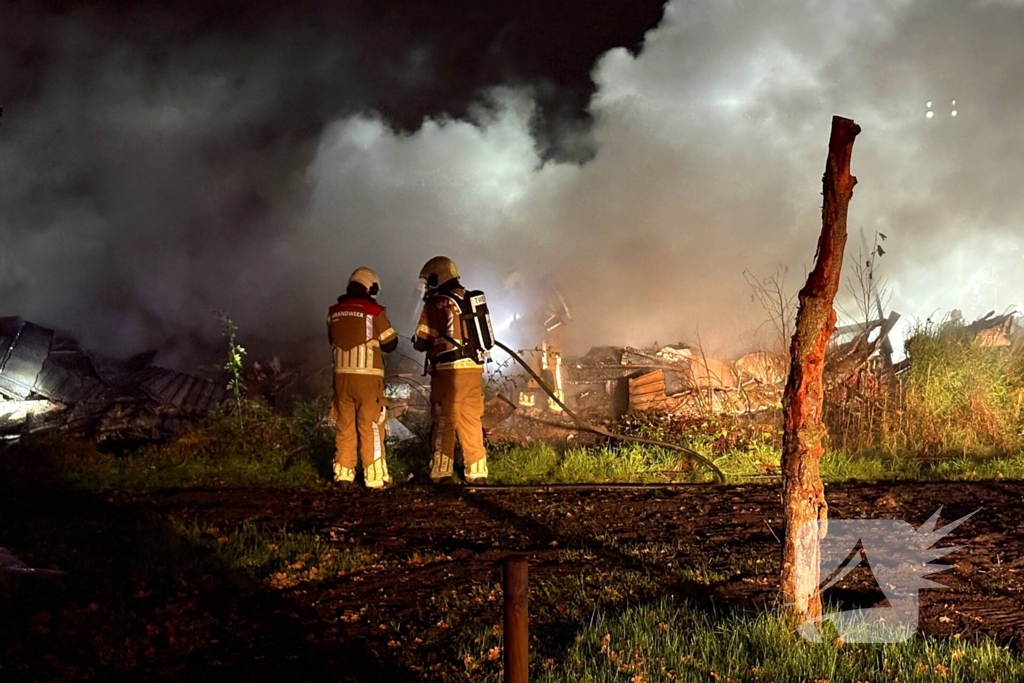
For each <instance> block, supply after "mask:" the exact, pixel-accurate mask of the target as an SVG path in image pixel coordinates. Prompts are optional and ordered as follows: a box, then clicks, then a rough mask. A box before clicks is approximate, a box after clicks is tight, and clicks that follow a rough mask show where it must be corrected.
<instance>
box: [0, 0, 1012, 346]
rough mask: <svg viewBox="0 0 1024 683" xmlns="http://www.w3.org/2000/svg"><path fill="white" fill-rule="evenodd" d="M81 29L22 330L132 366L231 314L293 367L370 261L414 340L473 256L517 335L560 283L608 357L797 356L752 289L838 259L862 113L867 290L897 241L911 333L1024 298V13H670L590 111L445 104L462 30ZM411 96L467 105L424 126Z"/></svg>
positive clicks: (481, 93)
mask: <svg viewBox="0 0 1024 683" xmlns="http://www.w3.org/2000/svg"><path fill="white" fill-rule="evenodd" d="M50 21H52V22H53V25H52V26H51V27H50V29H49V30H48V32H47V33H46V34H45V35H47V36H49V37H50V38H51V39H52V37H53V36H54V35H59V36H60V37H61V38H60V41H59V43H57V44H58V45H59V49H57V51H56V54H55V55H51V57H50V59H49V60H48V61H47V67H46V69H45V70H44V74H45V77H44V78H42V79H41V80H39V81H38V83H40V85H38V91H36V92H27V91H25V92H20V91H19V92H18V93H16V94H17V95H18V98H19V101H22V102H24V103H25V104H24V106H21V107H17V108H11V107H8V111H7V117H5V119H4V123H3V127H2V128H0V302H2V303H3V309H4V310H3V311H2V313H4V314H15V313H17V314H21V315H24V316H26V317H29V318H32V319H35V320H37V321H39V322H43V323H48V324H51V325H57V326H61V327H64V328H67V329H70V330H73V331H75V332H77V333H79V334H80V335H83V336H84V337H85V339H86V341H87V342H89V343H91V344H93V345H98V346H101V347H104V348H108V349H111V350H115V351H117V352H121V353H129V352H133V351H138V350H142V349H144V348H149V347H157V348H161V349H162V350H164V351H166V352H168V355H166V357H165V359H164V360H165V362H166V360H167V359H168V358H169V359H170V360H172V361H174V360H177V361H178V362H180V363H182V364H186V363H187V361H188V357H189V354H191V353H194V352H195V350H196V349H199V348H204V345H205V344H208V343H209V342H210V341H211V340H214V341H215V340H216V336H217V330H216V322H215V320H214V319H213V317H212V316H210V315H209V311H211V310H213V309H225V310H227V311H228V312H229V313H230V314H231V315H232V317H233V318H234V319H235V320H236V322H237V323H238V324H239V326H240V328H241V333H242V337H243V340H244V339H245V337H246V336H249V337H250V338H258V339H261V340H265V341H266V343H267V344H268V346H271V347H272V346H273V345H274V344H286V343H288V342H291V341H294V340H297V339H304V338H307V337H314V336H316V335H322V333H323V331H322V328H323V320H322V319H323V312H324V310H325V308H326V306H327V305H329V304H330V303H331V302H332V301H333V298H334V297H335V296H336V295H337V294H338V293H340V291H341V290H342V289H343V287H344V282H345V278H346V277H347V275H348V273H349V272H350V271H351V270H352V269H353V268H355V267H356V266H359V265H369V266H371V267H373V268H375V269H376V270H377V271H378V272H379V273H380V275H381V276H382V279H383V292H382V296H381V298H382V301H383V302H384V303H385V304H386V305H388V307H389V309H390V311H391V315H392V319H393V322H394V323H395V325H396V326H398V327H400V328H402V329H400V332H401V333H403V334H410V333H411V331H412V328H413V320H414V318H415V314H416V309H417V307H418V298H417V291H416V275H417V273H418V270H419V267H420V266H421V265H422V263H423V262H424V261H425V260H426V259H428V258H430V257H431V256H434V255H437V254H439V253H443V254H446V255H449V256H451V257H452V258H454V259H455V260H456V262H457V263H458V264H459V266H460V268H461V270H462V271H463V274H464V280H465V281H466V283H467V284H468V285H470V286H473V287H480V288H483V289H485V291H487V292H488V295H489V298H490V299H491V300H492V309H494V311H495V317H496V318H499V319H501V318H504V317H505V316H507V315H510V314H511V313H513V312H516V311H518V310H520V309H522V308H523V307H524V306H525V304H524V302H522V301H519V300H515V299H513V298H512V297H511V296H510V295H508V294H507V293H506V292H505V291H504V290H503V289H502V281H503V279H504V277H505V276H506V275H507V274H508V273H509V272H511V271H513V270H517V271H519V272H520V273H522V274H523V275H525V276H527V277H528V278H532V279H536V278H540V277H541V276H543V275H544V274H546V273H552V274H554V276H555V279H556V281H557V282H558V283H559V285H560V287H561V288H562V291H563V292H564V294H565V296H566V298H567V300H568V301H569V303H570V305H571V306H572V309H573V314H574V324H573V326H572V327H571V328H570V330H569V332H568V334H569V335H570V339H569V342H570V345H571V346H573V347H574V348H575V349H577V350H580V349H585V348H586V347H587V346H590V345H593V344H604V343H619V344H634V345H638V344H644V343H649V342H651V341H654V340H658V341H661V342H671V341H677V340H688V341H695V340H696V338H697V337H698V336H699V338H700V340H701V341H702V342H703V343H704V344H705V345H706V346H707V348H708V349H709V351H710V352H712V353H716V354H734V353H738V352H740V351H742V350H744V349H745V348H750V347H752V346H756V345H759V344H764V343H766V337H765V335H764V331H763V330H762V331H761V333H759V332H758V326H759V325H760V324H761V323H762V321H763V320H764V318H765V314H764V313H763V312H762V311H761V310H760V309H759V308H758V307H757V306H756V304H754V303H753V302H752V298H751V292H750V290H749V287H748V285H747V283H746V281H745V280H744V278H743V276H742V272H743V271H744V270H745V269H747V270H750V271H751V272H753V273H755V274H758V275H763V276H766V275H768V274H770V273H771V272H774V271H775V269H776V268H777V267H778V266H784V267H786V268H788V276H787V284H788V285H790V286H791V288H792V289H795V288H796V287H798V286H799V284H801V283H802V280H803V277H804V273H805V269H806V268H809V267H810V264H811V261H812V258H813V255H814V245H815V242H816V238H817V234H818V231H819V230H820V202H821V197H820V192H821V174H822V171H823V168H824V161H825V152H826V146H827V141H828V132H829V125H830V119H831V116H832V115H833V114H840V115H843V116H848V117H850V118H853V119H855V120H856V121H857V122H858V123H859V124H860V125H861V126H862V128H863V133H862V134H861V135H860V137H859V138H858V140H857V143H856V145H855V148H854V162H853V171H854V173H855V174H856V175H857V176H858V178H859V183H858V185H857V188H856V189H855V191H854V197H853V201H852V204H851V211H850V229H851V236H850V241H849V244H848V259H847V266H846V268H847V269H846V271H845V274H846V277H847V280H848V281H849V278H850V275H851V274H852V268H851V265H852V263H853V261H854V260H856V259H858V258H862V257H863V255H862V254H858V252H859V251H860V249H861V240H860V236H859V231H860V230H863V231H864V233H865V235H866V242H867V244H868V246H870V245H871V244H872V242H873V239H874V234H875V233H876V232H881V233H884V234H886V235H887V237H888V239H887V240H886V241H885V242H884V243H883V245H884V248H885V250H886V252H887V253H886V254H885V255H884V256H883V257H881V258H880V259H879V260H878V268H879V272H880V273H881V275H882V276H883V277H884V278H885V279H886V281H887V284H888V287H889V289H890V292H891V300H890V306H891V307H892V308H895V309H896V310H899V311H901V312H903V313H904V314H905V315H906V316H911V317H917V318H921V319H923V318H924V317H927V316H929V315H931V314H932V313H933V312H934V311H936V310H942V311H945V310H948V309H951V308H961V309H963V311H964V313H965V315H967V316H968V317H970V316H971V315H977V314H981V313H984V312H986V311H987V310H990V309H998V310H1001V309H1003V308H1004V307H1006V306H1007V305H1010V304H1014V303H1018V302H1019V297H1020V294H1021V293H1022V292H1024V261H1022V257H1024V252H1022V251H1021V249H1022V247H1024V239H1022V235H1024V230H1022V218H1024V202H1022V201H1021V200H1020V199H1019V194H1020V193H1019V189H1018V188H1017V185H1018V179H1019V178H1020V177H1022V175H1024V173H1022V172H1024V128H1022V127H1021V125H1020V123H1019V121H1020V112H1021V111H1024V72H1022V71H1021V70H1020V69H1019V67H1018V65H1019V64H1020V63H1021V62H1022V60H1024V43H1022V42H1021V41H1020V40H1019V36H1020V35H1024V6H1022V5H1021V4H1020V3H1016V2H1009V1H1003V2H995V1H990V2H982V1H977V2H962V1H952V0H941V1H936V0H927V1H926V0H863V1H862V2H857V3H821V2H816V1H813V0H791V1H787V2H773V3H739V2H720V1H719V2H681V1H675V2H670V3H669V4H668V5H667V6H666V8H665V11H664V16H663V17H662V19H661V21H660V23H658V24H657V26H656V27H654V28H653V29H651V30H650V31H649V32H647V34H646V36H645V37H644V40H643V44H642V48H641V49H640V50H639V51H638V52H636V53H631V52H629V51H627V49H625V48H613V49H611V50H607V51H605V52H604V54H603V55H601V56H600V58H599V59H598V60H597V61H596V62H594V63H593V67H592V70H591V77H592V79H593V86H592V88H593V89H592V92H590V90H589V89H587V88H584V90H583V92H585V93H586V96H588V97H589V102H588V103H587V104H586V112H585V116H570V115H568V114H566V111H568V110H567V109H566V110H562V109H559V105H558V101H559V98H558V97H557V96H553V95H552V94H551V92H552V88H551V86H550V84H545V83H544V82H543V79H541V78H532V77H524V76H522V75H521V74H519V75H508V74H509V73H511V72H509V71H508V70H507V69H502V68H497V67H495V68H494V70H493V71H494V73H495V74H498V75H496V76H494V77H488V78H484V79H481V80H479V81H478V82H476V83H475V84H473V85H472V87H468V88H462V89H458V88H455V87H439V86H438V85H437V84H438V83H447V82H448V81H449V79H457V78H458V73H459V69H461V68H462V67H461V66H460V67H459V68H457V69H455V71H454V72H453V71H451V70H449V69H447V68H446V67H445V66H444V60H443V59H440V57H439V55H442V54H444V53H443V52H439V51H438V50H440V49H441V48H438V47H437V46H438V45H439V44H440V43H439V42H438V34H432V33H430V32H425V33H424V34H423V35H420V36H419V37H417V36H418V34H417V32H416V31H415V30H414V29H413V28H410V29H409V30H408V31H407V32H405V33H402V34H401V35H399V36H393V35H386V34H382V33H380V32H378V33H376V34H371V36H370V37H368V38H367V37H360V36H363V35H364V32H361V31H360V30H358V27H359V26H362V25H365V23H366V20H365V18H364V17H353V18H352V22H353V26H354V27H353V28H352V29H351V35H350V36H349V38H350V42H349V43H348V44H346V43H345V41H341V42H337V43H331V45H338V46H339V47H330V48H328V47H326V46H325V43H324V42H323V41H319V42H318V41H316V40H313V39H312V37H311V36H308V35H306V34H304V33H303V31H302V30H301V29H298V28H296V29H288V30H285V29H281V33H280V35H276V36H272V37H271V38H266V37H264V38H263V39H262V40H261V41H249V42H247V41H246V40H244V39H243V38H241V37H239V36H237V35H231V36H220V37H207V38H204V39H203V40H199V41H193V42H189V43H188V44H185V45H178V46H173V49H172V48H170V47H169V48H167V49H166V50H165V51H164V52H163V53H161V54H157V55H155V56H154V55H146V54H144V53H141V52H140V51H139V49H138V48H137V47H133V46H131V45H129V44H127V43H123V44H120V46H118V45H119V43H118V42H116V41H114V42H113V43H111V41H110V40H109V36H108V35H105V33H104V29H103V26H104V24H103V23H102V22H101V21H99V20H94V21H92V20H91V21H86V20H85V19H83V18H81V17H77V18H75V19H74V21H71V20H68V19H66V18H65V19H60V20H58V19H50ZM653 23H655V22H652V24H653ZM500 35H501V34H500V32H498V33H496V34H495V36H496V37H494V38H493V41H492V42H491V43H490V44H489V45H487V50H484V51H483V52H484V53H487V51H488V50H490V52H491V53H493V52H495V51H496V50H497V51H498V52H500V50H498V48H495V47H494V46H495V45H499V46H500V45H501V41H500V37H499V36H500ZM5 38H6V36H5ZM303 38H308V39H306V40H303ZM399 39H400V40H399ZM268 41H269V42H268ZM396 41H397V42H398V43H399V44H401V45H402V48H401V49H397V48H395V47H394V45H395V44H396ZM442 42H443V41H442ZM111 44H113V45H115V47H113V48H111V47H110V45H111ZM378 44H384V45H387V46H388V47H387V50H388V51H390V54H384V55H383V57H382V61H381V64H383V66H379V65H378V66H374V67H372V68H367V67H366V64H367V57H366V55H367V54H370V55H372V54H375V52H374V51H375V50H378V51H383V50H385V48H383V47H378ZM613 44H614V43H613ZM621 44H625V43H621ZM296 46H301V47H296ZM19 54H22V55H24V54H31V50H28V53H26V52H25V51H24V50H22V52H20V53H19ZM353 55H362V57H361V58H357V57H355V56H353ZM86 61H87V62H88V63H89V64H90V69H88V75H87V76H83V73H82V70H80V69H76V68H74V64H76V63H79V62H86ZM499 61H501V63H503V64H505V63H506V62H505V61H502V60H499ZM3 63H4V60H0V64H3ZM11 63H13V62H11ZM374 63H375V64H377V63H376V62H374ZM485 63H487V62H485ZM494 63H495V64H496V63H498V62H494ZM509 63H514V60H513V61H512V62H509ZM4 68H5V67H3V66H0V81H5V80H6V77H7V76H8V75H10V73H8V72H5V71H3V69H4ZM10 68H13V67H10ZM33 83H36V81H35V80H34V81H33ZM331 84H336V85H331ZM22 87H23V89H27V90H31V88H33V87H36V86H29V85H23V86H22ZM384 91H387V92H389V93H394V92H396V91H397V92H402V93H405V94H406V95H408V96H409V97H411V98H413V99H415V95H416V93H419V94H421V95H423V96H424V97H427V95H425V94H424V93H429V97H435V98H440V100H447V101H449V102H451V103H453V104H452V106H451V107H450V108H444V107H438V108H431V107H428V108H427V109H428V113H427V115H426V116H423V114H422V111H421V110H419V109H417V108H416V107H411V108H409V107H405V108H403V106H399V105H397V104H394V103H393V102H389V101H387V100H386V98H383V99H382V97H381V95H380V94H379V93H381V92H384ZM554 91H555V92H557V91H558V88H554ZM577 92H578V91H577ZM390 97H391V98H392V99H394V98H397V97H398V95H395V94H391V95H390ZM395 101H397V100H395ZM584 101H586V100H585V98H584ZM954 101H955V104H954ZM929 103H930V107H929ZM409 111H420V114H419V116H418V117H415V116H412V115H410V114H409ZM929 111H930V112H933V114H932V116H931V117H930V118H929V117H928V116H927V113H928V112H929ZM954 111H955V112H956V115H955V116H954V115H953V112H954ZM445 112H448V113H445ZM410 118H414V119H415V120H414V121H411V122H410V120H409V119H410ZM843 307H844V310H848V311H850V312H851V314H854V313H855V311H854V309H855V306H854V305H853V304H852V302H851V301H850V300H849V297H847V300H846V301H844V302H843Z"/></svg>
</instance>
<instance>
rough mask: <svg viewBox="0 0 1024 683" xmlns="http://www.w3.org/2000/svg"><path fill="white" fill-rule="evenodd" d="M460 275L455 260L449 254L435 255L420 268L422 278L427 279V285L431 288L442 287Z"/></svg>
mask: <svg viewBox="0 0 1024 683" xmlns="http://www.w3.org/2000/svg"><path fill="white" fill-rule="evenodd" d="M457 277H459V269H458V268H456V267H455V262H454V261H452V260H451V259H450V258H448V257H447V256H435V257H434V258H432V259H430V260H429V261H427V262H426V263H425V264H424V265H423V269H422V270H420V279H421V280H426V281H427V287H430V288H431V289H434V288H437V287H440V286H441V285H443V284H444V283H446V282H450V281H452V280H454V279H456V278H457Z"/></svg>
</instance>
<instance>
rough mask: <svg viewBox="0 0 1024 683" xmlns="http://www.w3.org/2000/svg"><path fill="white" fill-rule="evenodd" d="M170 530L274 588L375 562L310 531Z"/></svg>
mask: <svg viewBox="0 0 1024 683" xmlns="http://www.w3.org/2000/svg"><path fill="white" fill-rule="evenodd" d="M175 529H176V530H177V532H178V533H179V534H181V536H182V537H183V538H184V539H185V540H187V541H188V542H189V543H191V544H193V545H194V546H196V547H199V548H206V549H208V550H210V551H212V552H213V553H214V554H215V555H216V556H217V557H218V558H219V559H220V560H221V561H222V562H224V563H225V564H226V565H227V566H229V567H233V568H237V569H244V570H245V571H247V572H249V573H250V574H252V575H253V576H255V577H257V578H261V579H268V580H269V582H270V583H271V585H273V586H275V587H288V586H293V585H296V584H298V583H303V582H316V581H322V580H324V579H328V578H333V577H336V576H339V575H341V574H344V573H346V572H349V571H352V570H354V569H360V568H363V567H367V566H370V565H372V564H374V563H375V562H376V561H377V559H378V558H377V556H376V555H374V554H373V553H371V552H369V551H367V550H363V549H359V548H355V549H343V548H338V547H337V546H335V545H334V544H332V543H331V542H330V541H328V540H326V539H324V538H323V537H322V536H321V535H319V534H317V533H316V532H315V531H289V530H287V529H281V530H273V529H267V528H264V527H260V526H257V525H255V524H253V523H251V522H244V523H242V524H241V525H240V526H237V527H234V528H229V529H222V528H220V527H216V526H212V525H199V524H195V523H193V524H184V523H181V522H178V523H176V524H175Z"/></svg>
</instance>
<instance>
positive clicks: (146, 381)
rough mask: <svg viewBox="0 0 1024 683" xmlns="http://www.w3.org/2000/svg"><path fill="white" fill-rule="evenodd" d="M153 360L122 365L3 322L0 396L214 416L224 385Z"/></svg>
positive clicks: (48, 333) (33, 328) (35, 328)
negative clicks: (148, 405) (144, 405)
mask: <svg viewBox="0 0 1024 683" xmlns="http://www.w3.org/2000/svg"><path fill="white" fill-rule="evenodd" d="M147 362H148V357H147V356H139V357H138V358H135V359H132V360H131V361H127V362H126V361H121V360H118V359H115V358H109V357H107V356H103V355H102V354H96V353H91V352H86V351H83V350H82V349H81V347H80V346H79V345H78V342H76V341H75V340H74V339H71V338H69V337H65V336H63V335H56V334H55V333H54V332H53V330H48V329H46V328H44V327H40V326H39V325H35V324H33V323H29V322H25V321H24V320H22V319H21V318H16V317H5V318H0V395H2V396H4V397H7V398H10V399H15V400H26V399H28V398H30V397H41V398H46V399H49V400H51V401H57V402H60V403H66V404H79V403H104V402H110V401H114V400H122V399H126V400H129V401H131V400H139V399H143V400H144V399H150V400H152V401H155V402H156V403H157V404H159V405H161V406H166V407H171V408H176V409H178V410H180V411H182V412H184V413H189V414H201V413H204V412H207V411H209V410H210V409H211V408H213V407H214V406H215V405H216V404H217V403H219V402H220V401H221V400H223V398H224V394H225V391H226V388H225V387H224V386H223V384H219V383H216V382H211V381H207V380H203V379H199V378H197V377H193V376H191V375H186V374H184V373H180V372H175V371H174V370H168V369H166V368H159V367H154V366H148V367H142V366H143V365H144V364H145V363H147Z"/></svg>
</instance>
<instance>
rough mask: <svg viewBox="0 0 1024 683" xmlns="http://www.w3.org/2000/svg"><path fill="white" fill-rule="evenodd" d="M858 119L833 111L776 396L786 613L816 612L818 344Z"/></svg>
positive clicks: (822, 339) (823, 341) (822, 515)
mask: <svg viewBox="0 0 1024 683" xmlns="http://www.w3.org/2000/svg"><path fill="white" fill-rule="evenodd" d="M858 133H860V126H858V125H857V124H856V123H854V122H853V121H852V120H850V119H844V118H841V117H839V116H834V117H832V134H831V137H830V138H829V143H828V160H827V162H826V163H825V177H824V179H823V184H824V193H823V194H824V204H823V206H822V210H821V222H822V226H821V236H820V237H819V238H818V251H817V254H816V256H815V262H814V270H812V271H811V274H810V275H809V276H808V277H807V283H806V284H805V285H804V288H803V289H802V290H800V308H799V310H798V312H797V316H796V331H795V333H794V334H793V341H792V344H791V346H790V357H791V364H790V371H789V379H788V380H787V382H786V390H785V393H784V394H783V398H782V407H783V425H784V431H783V436H782V502H783V506H784V515H785V521H786V537H785V542H784V543H783V546H782V596H783V600H784V601H785V603H786V607H787V611H788V613H789V614H790V616H791V617H792V619H793V620H794V621H795V622H797V623H800V622H803V621H806V620H809V619H818V618H820V617H821V596H820V594H819V593H818V585H819V583H820V577H819V569H820V546H819V543H820V540H821V539H822V538H824V537H825V533H826V532H827V529H828V505H827V504H826V503H825V488H824V486H823V485H822V483H821V474H820V472H819V470H818V462H819V460H820V459H821V454H822V452H823V451H824V447H823V446H822V441H823V439H824V437H825V436H826V432H825V426H824V425H823V424H822V419H821V406H822V393H823V380H822V375H823V372H824V369H825V348H826V345H827V344H828V340H829V338H830V337H831V336H832V332H833V331H834V330H835V326H836V313H835V310H834V309H833V307H832V304H833V302H834V300H835V297H836V292H837V291H838V289H839V276H840V272H841V271H842V265H843V251H844V249H845V247H846V214H847V210H848V208H849V205H850V197H852V196H853V186H854V185H856V183H857V179H856V178H855V177H854V176H852V175H850V156H851V155H852V153H853V141H854V138H856V137H857V134H858Z"/></svg>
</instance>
